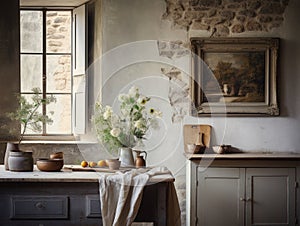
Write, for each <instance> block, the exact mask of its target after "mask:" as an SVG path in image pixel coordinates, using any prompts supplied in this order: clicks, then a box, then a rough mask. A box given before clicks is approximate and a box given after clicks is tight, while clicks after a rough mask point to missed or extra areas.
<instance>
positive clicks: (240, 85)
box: [191, 38, 279, 116]
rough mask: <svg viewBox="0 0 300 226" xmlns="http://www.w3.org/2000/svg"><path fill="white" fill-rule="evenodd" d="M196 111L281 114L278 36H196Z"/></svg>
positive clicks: (222, 113) (203, 113) (193, 64)
mask: <svg viewBox="0 0 300 226" xmlns="http://www.w3.org/2000/svg"><path fill="white" fill-rule="evenodd" d="M191 44H192V53H193V55H192V76H191V78H192V79H191V96H192V97H193V103H194V104H195V109H196V112H197V113H196V114H197V115H198V116H201V115H207V114H208V115H211V114H214V115H224V114H226V115H233V116H234V115H242V116H243V115H244V116H246V115H247V116H249V115H250V116H251V115H253V116H254V115H271V116H276V115H279V108H278V103H277V87H276V77H277V59H278V48H279V39H278V38H192V39H191Z"/></svg>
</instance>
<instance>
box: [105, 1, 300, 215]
mask: <svg viewBox="0 0 300 226" xmlns="http://www.w3.org/2000/svg"><path fill="white" fill-rule="evenodd" d="M102 7H103V8H102V18H103V23H102V25H103V31H102V33H103V37H102V38H103V46H102V48H103V49H102V50H103V55H104V56H106V55H111V54H115V55H114V56H115V57H114V58H111V59H114V60H110V61H108V62H106V64H105V66H106V67H108V68H110V67H112V65H114V66H115V68H117V70H109V69H107V70H104V71H105V72H108V71H109V73H104V76H103V81H104V82H103V84H102V85H103V101H104V102H106V103H109V104H115V101H116V100H117V95H118V94H119V93H122V92H125V91H127V90H128V88H129V87H130V86H131V85H133V84H135V85H137V86H139V87H140V88H141V91H142V92H144V93H145V94H146V95H150V96H152V99H153V100H154V102H155V103H154V104H155V106H158V107H159V108H160V109H161V110H162V112H163V118H162V121H163V128H162V129H161V130H162V131H160V132H158V133H161V134H160V135H159V137H160V138H161V139H158V138H156V139H157V140H155V139H154V141H153V143H149V144H147V145H148V146H147V145H146V149H147V148H148V151H149V157H148V164H150V165H155V164H160V165H166V166H167V167H169V168H170V169H171V170H172V172H173V173H174V175H175V177H176V180H177V188H178V189H177V192H178V195H179V199H180V202H181V204H182V205H181V208H182V212H183V215H184V212H185V207H184V194H185V190H184V189H185V184H184V183H185V182H184V179H183V178H184V176H185V165H186V163H187V160H186V159H185V157H184V156H183V153H184V151H183V134H182V127H183V125H184V124H189V123H195V124H210V125H212V126H213V131H212V145H215V144H231V145H233V146H235V147H238V148H240V149H242V150H244V151H249V152H255V151H267V152H299V153H300V149H299V144H300V141H299V132H300V99H299V94H300V93H299V92H300V91H299V89H300V81H299V77H300V75H299V74H300V66H299V63H297V62H298V61H299V60H300V39H299V38H298V37H299V35H300V31H299V29H298V21H299V19H300V15H299V13H298V12H299V10H300V2H299V1H297V0H290V1H289V4H288V6H287V7H286V9H285V12H284V14H283V17H284V21H283V22H282V24H281V26H280V27H277V28H274V29H271V30H268V31H245V32H243V33H236V34H229V36H231V37H279V38H281V45H280V57H279V76H278V87H279V104H280V110H281V114H280V116H279V117H230V118H224V117H219V118H196V117H191V116H188V115H186V114H185V113H184V114H183V115H184V117H180V118H179V120H176V121H175V122H174V120H173V121H172V116H173V115H174V112H175V114H180V113H182V111H184V106H180V108H179V109H178V108H176V106H174V105H173V106H172V105H171V104H170V103H169V100H170V93H172V89H174V87H176V86H178V87H179V88H182V87H185V85H184V84H183V85H182V87H181V85H180V84H179V83H176V81H175V83H174V81H171V79H169V78H168V77H167V76H165V75H164V73H162V68H164V69H165V70H171V68H172V64H173V65H175V66H176V65H180V66H181V67H182V68H184V69H186V71H185V72H186V73H187V74H189V73H190V66H189V65H190V59H189V57H187V56H185V57H182V58H176V59H174V58H172V59H168V57H167V56H160V54H159V52H158V50H157V46H155V44H154V43H151V41H149V42H150V43H151V44H149V42H145V40H160V41H166V42H169V41H181V42H182V43H185V44H186V46H188V43H189V38H190V37H209V36H210V35H211V32H210V31H207V30H187V29H180V28H176V27H174V26H172V24H171V22H170V21H168V20H163V19H162V15H163V13H164V12H165V10H166V3H165V1H164V0H155V1H147V0H130V1H121V0H104V1H103V4H102ZM137 42H138V43H139V45H141V46H142V47H141V46H139V45H138V44H137ZM132 46H134V48H130V47H132ZM137 46H138V47H137ZM124 47H125V48H124ZM152 48H153V49H152ZM141 49H142V50H141ZM151 51H153V53H152V54H154V55H155V54H157V55H155V56H154V58H155V60H153V61H151V60H149V58H147V57H145V58H143V56H145V55H146V54H148V53H149V52H151ZM135 55H136V56H141V59H142V60H141V61H138V60H130V59H129V58H130V57H132V56H135ZM133 58H134V57H133ZM150 58H151V57H150ZM151 59H152V58H151ZM116 65H117V66H116ZM182 68H181V69H182ZM183 80H184V79H183ZM174 84H175V85H174ZM155 141H156V143H155ZM151 145H155V148H154V149H151Z"/></svg>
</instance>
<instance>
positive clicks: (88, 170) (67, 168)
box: [64, 165, 133, 173]
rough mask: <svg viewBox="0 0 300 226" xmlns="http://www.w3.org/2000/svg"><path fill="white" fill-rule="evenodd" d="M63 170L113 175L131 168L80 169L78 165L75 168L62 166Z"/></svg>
mask: <svg viewBox="0 0 300 226" xmlns="http://www.w3.org/2000/svg"><path fill="white" fill-rule="evenodd" d="M64 169H66V170H72V171H83V172H84V171H85V172H106V173H115V172H126V171H129V170H131V169H133V168H129V167H120V169H118V170H111V169H109V168H108V167H93V168H91V167H82V166H80V165H75V166H64Z"/></svg>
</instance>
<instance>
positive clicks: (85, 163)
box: [80, 161, 89, 167]
mask: <svg viewBox="0 0 300 226" xmlns="http://www.w3.org/2000/svg"><path fill="white" fill-rule="evenodd" d="M80 165H81V166H82V167H87V166H88V165H89V164H88V162H87V161H82V162H81V164H80Z"/></svg>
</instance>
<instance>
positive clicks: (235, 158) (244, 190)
mask: <svg viewBox="0 0 300 226" xmlns="http://www.w3.org/2000/svg"><path fill="white" fill-rule="evenodd" d="M201 161H202V162H201ZM208 163H209V164H208ZM299 167H300V155H295V154H294V155H288V154H285V155H284V154H281V155H280V154H272V155H271V154H258V153H257V154H228V155H210V154H208V155H193V156H191V157H190V161H189V164H188V171H187V173H188V174H187V175H188V176H187V182H188V183H187V185H188V187H187V203H188V204H187V205H188V208H187V209H189V213H188V217H187V221H188V225H200V226H217V225H222V226H227V225H228V226H242V225H246V226H250V225H267V226H271V225H278V226H283V225H286V226H287V225H289V226H293V225H298V219H299V215H300V206H299V204H300V202H299V189H298V181H299V173H300V168H299Z"/></svg>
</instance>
